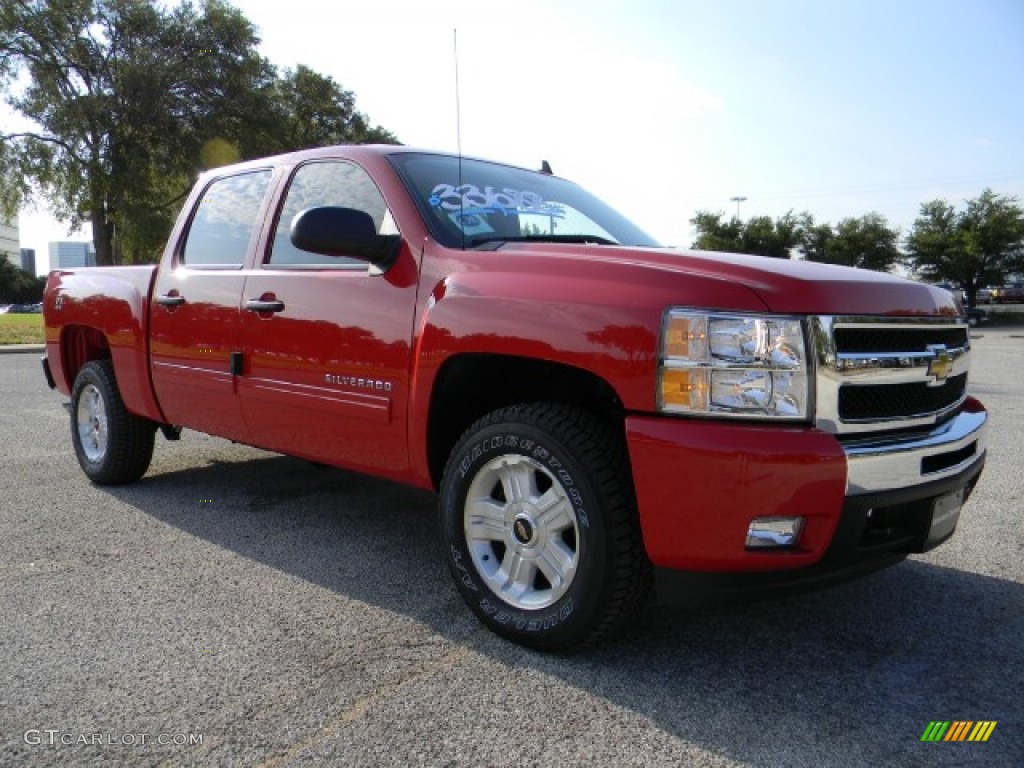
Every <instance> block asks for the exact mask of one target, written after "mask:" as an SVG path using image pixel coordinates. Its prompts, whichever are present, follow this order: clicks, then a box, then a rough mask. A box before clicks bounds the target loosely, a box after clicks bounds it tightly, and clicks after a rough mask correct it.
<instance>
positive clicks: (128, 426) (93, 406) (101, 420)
mask: <svg viewBox="0 0 1024 768" xmlns="http://www.w3.org/2000/svg"><path fill="white" fill-rule="evenodd" d="M155 437H156V424H154V423H153V422H151V421H148V420H146V419H142V418H140V417H138V416H135V415H134V414H131V413H129V412H128V411H127V409H125V407H124V401H123V400H122V399H121V392H120V391H119V390H118V388H117V380H116V379H115V378H114V367H113V365H112V364H111V363H110V361H109V360H94V361H92V362H90V363H86V364H85V365H83V366H82V369H81V370H80V371H79V372H78V376H77V377H76V378H75V386H74V389H73V390H72V391H71V442H72V444H73V445H74V446H75V456H76V457H77V458H78V463H79V464H80V465H81V467H82V471H83V472H85V474H86V475H87V476H88V477H89V479H90V480H92V481H93V482H94V483H96V484H98V485H121V484H124V483H131V482H134V481H136V480H138V479H139V478H140V477H142V476H143V475H144V474H146V470H147V469H149V462H150V461H151V460H152V458H153V442H154V440H155Z"/></svg>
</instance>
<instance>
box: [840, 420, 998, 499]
mask: <svg viewBox="0 0 1024 768" xmlns="http://www.w3.org/2000/svg"><path fill="white" fill-rule="evenodd" d="M987 444H988V413H987V412H986V411H985V410H984V409H983V408H981V407H980V405H979V409H978V410H974V411H963V412H961V413H960V414H958V415H957V416H956V417H955V418H953V419H951V420H950V421H947V422H946V423H944V424H942V425H941V426H939V427H936V428H935V429H934V430H932V431H931V432H928V433H926V434H918V435H915V436H913V437H909V438H908V437H907V436H906V435H901V436H896V437H888V438H877V439H873V440H859V441H851V442H849V443H846V444H844V446H843V448H844V450H845V451H846V460H847V467H848V474H847V481H846V494H847V496H858V495H861V494H865V493H874V492H878V491H886V490H892V489H897V488H912V487H914V486H915V485H924V484H925V483H930V482H934V481H936V480H942V479H945V478H947V477H951V476H953V475H956V474H958V473H960V472H963V471H964V470H966V469H968V468H970V467H971V466H973V465H974V464H976V463H978V462H983V461H984V460H985V450H986V448H987Z"/></svg>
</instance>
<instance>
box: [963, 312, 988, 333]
mask: <svg viewBox="0 0 1024 768" xmlns="http://www.w3.org/2000/svg"><path fill="white" fill-rule="evenodd" d="M966 311H967V324H968V325H970V326H971V327H972V328H974V327H976V326H978V325H981V324H982V323H984V322H985V321H986V320H988V312H986V311H985V310H984V309H978V308H977V307H968V308H967V310H966Z"/></svg>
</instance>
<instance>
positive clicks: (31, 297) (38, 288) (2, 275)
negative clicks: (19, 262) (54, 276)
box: [0, 256, 46, 304]
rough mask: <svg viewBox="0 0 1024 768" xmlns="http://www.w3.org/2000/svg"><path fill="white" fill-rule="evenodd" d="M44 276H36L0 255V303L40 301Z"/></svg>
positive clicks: (44, 283) (33, 302) (44, 282)
mask: <svg viewBox="0 0 1024 768" xmlns="http://www.w3.org/2000/svg"><path fill="white" fill-rule="evenodd" d="M45 285H46V279H45V278H38V277H35V276H34V275H30V274H29V273H28V272H24V271H22V270H20V269H18V267H16V266H14V265H13V264H12V263H11V262H10V261H8V260H7V259H6V258H4V257H3V256H0V303H3V304H35V303H37V302H39V301H42V298H43V287H44V286H45Z"/></svg>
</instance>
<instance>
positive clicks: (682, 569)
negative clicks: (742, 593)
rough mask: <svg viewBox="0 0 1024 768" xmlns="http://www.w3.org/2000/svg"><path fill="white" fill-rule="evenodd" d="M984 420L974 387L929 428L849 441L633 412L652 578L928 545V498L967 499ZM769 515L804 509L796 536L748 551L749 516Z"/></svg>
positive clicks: (719, 573) (835, 564)
mask: <svg viewBox="0 0 1024 768" xmlns="http://www.w3.org/2000/svg"><path fill="white" fill-rule="evenodd" d="M987 427H988V425H987V414H986V412H985V409H984V407H983V406H982V405H981V403H979V402H978V401H976V400H973V399H970V398H969V399H968V401H967V402H966V403H965V405H964V407H963V409H962V410H961V412H960V413H959V414H957V415H956V416H955V417H954V418H953V419H951V420H949V421H947V422H946V423H944V424H943V425H941V426H939V427H936V428H934V429H932V430H931V431H929V432H927V433H915V434H913V435H909V436H908V435H904V436H902V437H889V438H886V439H884V440H882V439H874V440H867V439H861V440H857V441H854V442H850V443H848V444H844V443H842V442H840V441H839V440H838V439H836V437H835V436H833V435H831V434H828V433H825V432H822V431H820V430H817V429H813V428H806V427H803V428H791V427H783V426H775V425H736V424H734V423H727V422H712V421H696V420H692V421H691V420H682V419H671V418H658V417H645V416H637V417H631V418H629V419H627V423H626V434H627V442H628V445H629V451H630V459H631V462H632V466H633V475H634V481H635V485H636V494H637V504H638V508H639V514H640V524H641V529H642V531H643V536H644V543H645V546H646V548H647V553H648V556H649V557H650V559H651V562H652V564H653V565H654V566H655V571H656V575H657V581H658V583H659V587H660V588H662V591H664V587H663V585H667V584H668V583H669V582H677V581H678V582H684V583H689V582H693V581H694V580H695V579H696V581H699V582H707V583H708V584H710V583H711V582H717V583H720V584H721V585H722V586H725V587H726V588H733V587H735V588H740V587H742V586H743V585H744V584H745V583H746V584H748V585H749V586H750V587H752V588H753V589H754V590H755V591H756V590H771V591H777V590H780V589H783V588H784V587H785V586H787V585H798V584H802V585H806V586H814V585H821V584H825V583H829V582H831V581H839V580H843V579H845V578H849V577H850V576H855V575H857V574H859V573H863V572H865V571H870V570H873V569H875V568H878V567H882V566H885V565H889V564H891V563H893V562H897V561H899V560H900V559H902V558H903V557H905V556H906V555H908V554H911V553H913V552H921V551H924V550H925V549H927V548H930V547H931V546H935V545H936V544H938V543H941V541H936V540H932V541H929V540H928V535H929V532H930V531H931V519H932V510H933V507H934V504H935V501H936V500H937V499H939V498H940V497H943V496H948V495H949V494H951V493H955V492H958V491H961V490H962V492H963V499H964V500H965V501H966V499H967V497H968V496H969V495H970V493H971V491H972V490H973V488H974V485H975V483H976V482H977V480H978V477H979V476H980V474H981V471H982V469H983V467H984V464H985V451H986V444H987ZM765 516H780V517H788V516H802V517H804V518H805V524H804V529H803V532H802V534H801V537H800V540H799V542H798V544H797V546H796V547H794V548H792V549H784V550H771V551H763V550H758V551H752V550H748V549H747V548H746V546H745V542H746V532H747V529H748V527H749V525H750V522H751V521H752V520H753V518H755V517H765ZM951 532H952V531H949V533H951ZM695 574H701V576H699V577H695ZM673 591H674V590H673Z"/></svg>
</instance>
